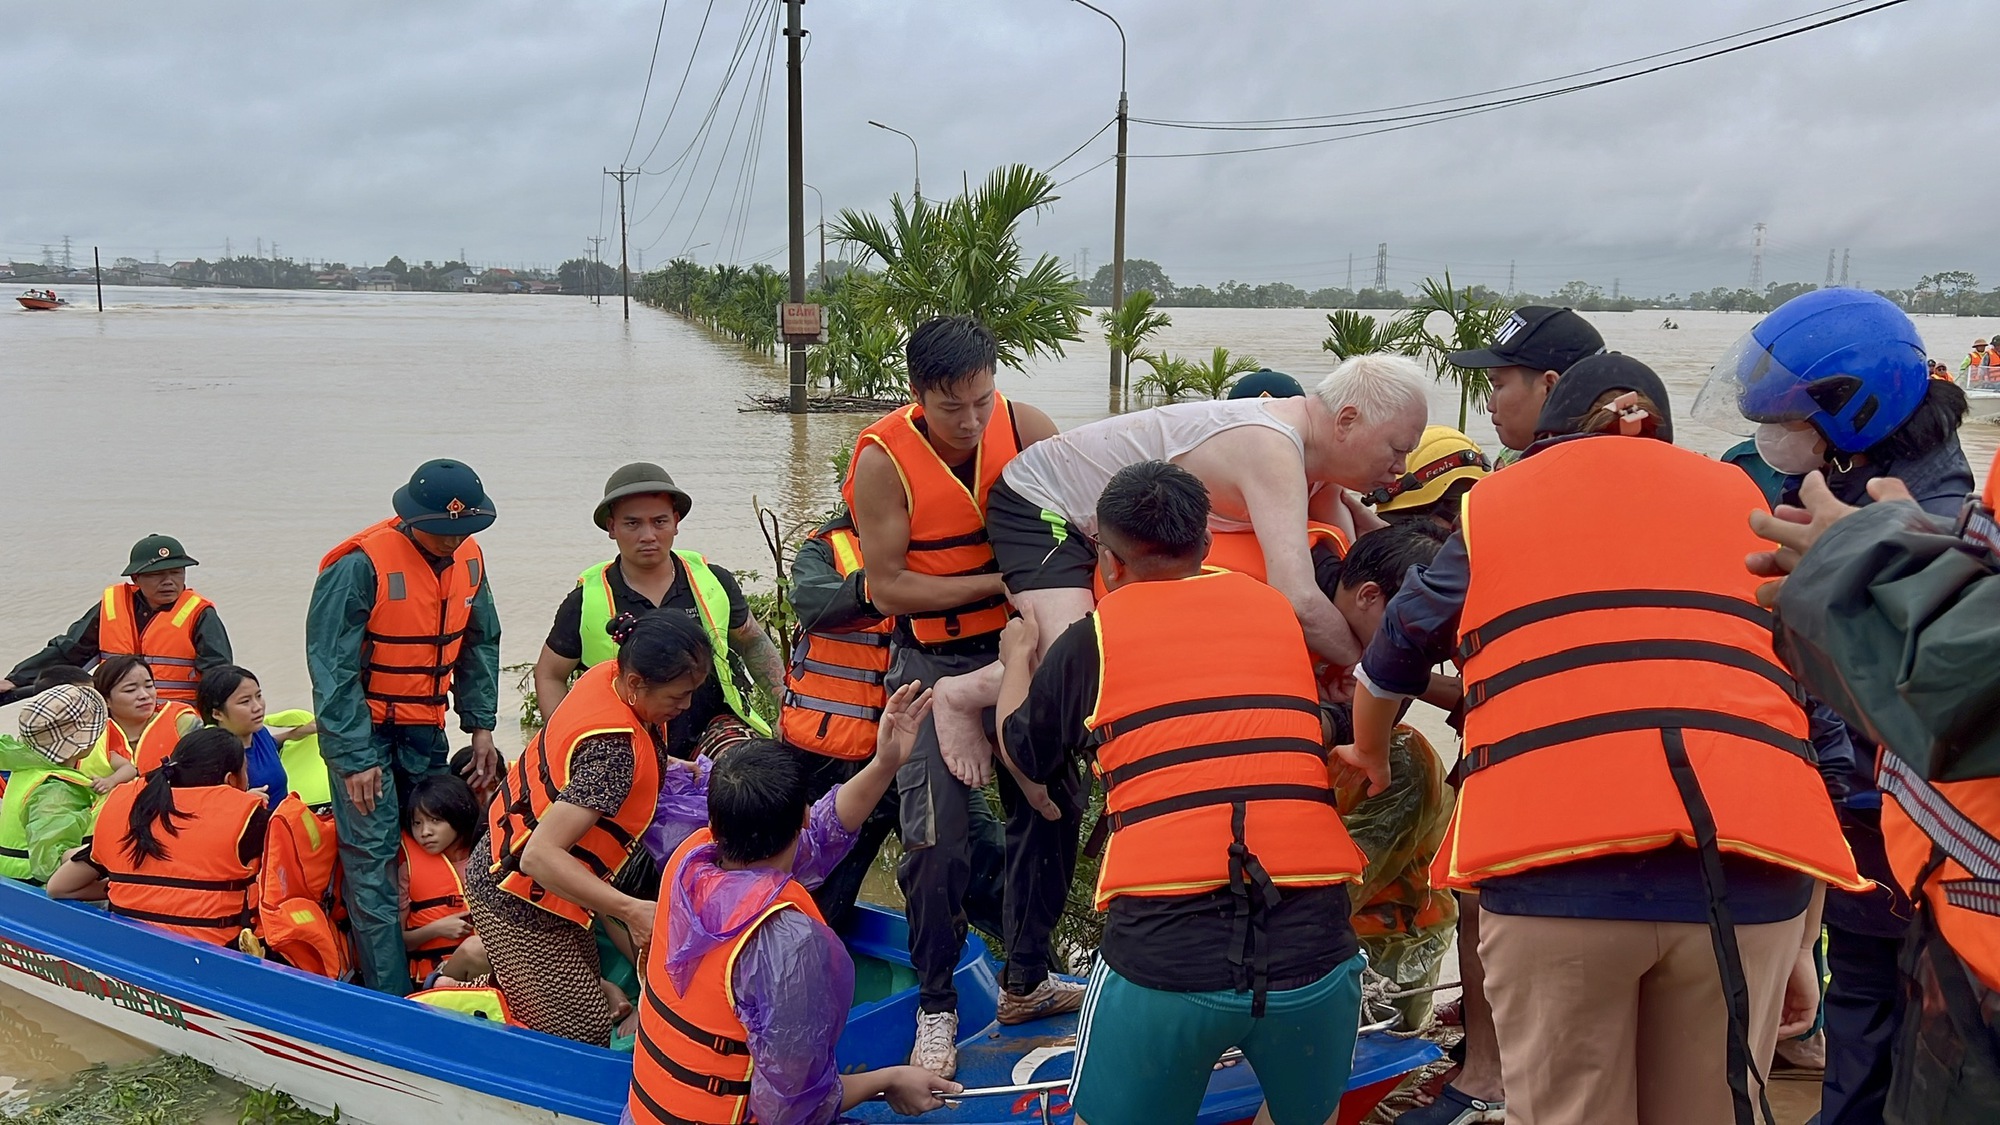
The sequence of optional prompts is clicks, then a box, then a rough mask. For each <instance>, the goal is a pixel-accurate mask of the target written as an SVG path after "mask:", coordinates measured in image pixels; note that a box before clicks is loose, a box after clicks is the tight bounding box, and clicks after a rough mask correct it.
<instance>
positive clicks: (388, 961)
mask: <svg viewBox="0 0 2000 1125" xmlns="http://www.w3.org/2000/svg"><path fill="white" fill-rule="evenodd" d="M454 464H455V463H451V462H431V463H429V464H427V465H425V466H424V467H423V468H420V469H419V470H418V471H417V472H418V476H417V477H413V478H412V487H413V488H414V487H417V486H418V484H419V478H420V477H422V476H423V475H424V474H425V473H426V472H427V471H433V467H434V466H439V465H454ZM456 467H457V468H458V469H460V470H463V473H464V475H465V476H468V477H470V478H471V481H470V485H469V487H470V489H472V490H473V492H474V493H475V496H472V497H467V498H466V505H465V508H466V510H469V511H472V512H480V513H486V519H485V520H484V521H482V522H479V523H477V525H476V526H466V525H469V524H472V523H473V522H474V521H473V520H472V519H470V518H468V519H465V520H463V521H461V522H460V524H459V526H455V527H452V528H451V529H450V530H451V532H452V533H454V534H458V533H470V532H476V531H479V530H483V529H484V528H485V527H486V526H487V525H488V524H490V523H491V517H490V509H491V503H490V502H489V501H487V500H486V497H485V492H484V489H483V488H482V487H481V486H480V485H479V483H478V478H477V477H476V476H472V474H471V470H470V469H465V468H464V466H462V465H460V466H456ZM410 491H411V490H410V489H405V490H403V491H399V492H398V493H397V497H396V499H397V505H396V507H397V513H398V514H399V515H401V516H403V518H404V519H405V520H410V521H412V522H414V523H416V524H417V525H419V526H421V527H423V529H424V530H434V529H435V530H438V531H439V533H441V534H442V533H443V529H442V528H441V527H433V526H424V525H425V523H426V520H425V519H424V517H423V515H422V511H421V505H414V506H413V505H412V504H409V503H406V499H407V494H408V493H409V492H410ZM420 498H421V494H420ZM475 500H476V502H475ZM442 509H443V503H442V502H438V503H437V504H435V505H434V506H433V508H432V510H433V511H441V510H442ZM413 513H415V514H414V515H413ZM433 565H434V566H436V567H444V566H449V565H451V563H450V560H448V559H444V560H434V562H433ZM478 582H479V585H478V588H477V590H476V591H475V592H474V594H473V599H472V605H471V613H470V618H469V620H468V621H467V622H466V627H465V635H464V640H463V643H462V645H461V647H460V649H459V653H458V659H457V661H456V662H455V663H454V664H453V670H452V687H451V694H452V698H453V704H454V706H455V709H456V710H457V712H458V717H459V722H460V726H461V727H462V728H463V729H464V730H467V731H482V730H484V731H490V730H492V729H493V728H494V726H495V724H496V722H497V720H498V717H499V691H500V615H499V613H498V612H497V611H496V610H495V609H494V605H493V590H492V587H491V585H490V584H489V583H488V582H487V579H486V575H485V573H484V568H483V567H482V568H481V573H480V574H479V576H478ZM375 595H376V573H375V566H374V564H373V563H372V562H371V561H370V560H369V558H368V556H367V555H366V554H364V553H363V552H361V551H359V550H356V551H352V552H350V553H348V554H347V555H345V556H342V557H341V558H339V559H337V560H335V561H333V562H332V563H330V564H329V565H327V566H326V567H325V568H324V569H323V570H321V571H320V574H319V580H318V581H317V582H316V583H314V585H313V594H312V603H311V605H310V607H309V608H308V609H307V611H306V670H307V671H308V672H309V673H310V674H311V676H312V683H313V709H314V712H315V714H316V715H317V718H318V721H319V749H320V755H321V756H322V757H323V758H324V759H325V760H326V765H327V768H328V770H329V771H330V772H331V774H332V775H333V777H334V778H336V779H344V778H346V777H348V776H350V775H352V774H356V773H360V772H362V771H365V770H368V769H372V768H378V767H379V768H380V769H381V770H382V771H383V778H382V795H381V798H380V799H379V800H378V801H377V802H376V805H375V808H374V809H373V810H372V811H371V812H370V813H368V814H367V815H365V816H364V815H362V814H361V813H360V811H359V810H358V809H356V808H355V806H354V804H353V802H352V801H350V800H349V799H348V796H347V788H346V786H345V785H344V784H339V783H336V784H334V785H333V787H332V789H333V793H332V796H333V814H334V822H335V825H336V826H337V828H338V830H339V833H340V852H341V864H342V868H343V875H344V878H345V882H346V887H347V909H348V917H349V921H350V924H351V925H352V927H353V932H354V943H355V953H356V958H355V960H356V963H357V965H358V966H359V968H360V972H361V980H362V983H363V984H366V985H367V986H368V987H370V988H373V989H376V990H377V991H381V992H389V993H393V994H395V995H399V996H400V995H403V994H405V993H407V992H408V991H409V990H410V974H409V957H408V954H407V952H406V951H405V949H404V947H403V921H402V908H401V903H400V900H399V898H398V893H397V884H396V879H395V873H394V870H393V864H394V862H395V859H396V854H397V848H398V847H399V846H400V845H401V843H402V824H401V809H402V804H403V800H404V799H405V798H406V797H407V796H408V794H409V791H410V787H411V786H412V785H414V784H415V783H416V781H417V779H418V778H420V777H423V776H424V775H425V774H429V773H439V772H442V771H443V770H445V769H446V768H447V762H448V759H449V757H450V743H449V741H448V739H447V738H446V735H445V730H444V727H443V726H442V725H441V724H440V725H414V724H407V723H388V722H384V723H377V722H375V721H374V718H373V717H372V716H371V715H370V714H369V710H368V700H367V698H366V696H365V695H364V694H363V684H364V682H365V675H366V665H367V658H366V654H365V648H366V641H365V636H366V631H367V627H368V620H369V617H370V615H371V614H372V613H373V611H374V608H375Z"/></svg>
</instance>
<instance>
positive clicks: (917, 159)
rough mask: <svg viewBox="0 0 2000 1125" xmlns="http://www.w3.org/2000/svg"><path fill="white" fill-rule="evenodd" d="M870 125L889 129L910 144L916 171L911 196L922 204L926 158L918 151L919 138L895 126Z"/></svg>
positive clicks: (872, 122) (911, 156)
mask: <svg viewBox="0 0 2000 1125" xmlns="http://www.w3.org/2000/svg"><path fill="white" fill-rule="evenodd" d="M869 124H870V125H873V126H875V127H876V128H877V129H887V130H888V131H890V132H891V133H894V134H896V135H897V136H899V137H901V138H903V139H904V140H906V141H908V142H910V160H911V163H912V164H913V165H914V167H915V169H916V178H915V179H914V180H913V181H912V183H913V185H914V186H913V189H912V190H911V192H910V194H911V195H913V196H915V197H916V199H917V202H918V203H922V202H923V201H924V158H923V155H922V154H921V153H919V152H918V151H917V138H915V137H912V136H911V135H909V134H908V133H905V132H903V131H902V130H901V129H898V128H896V127H895V126H894V125H884V124H882V123H881V122H880V121H870V122H869Z"/></svg>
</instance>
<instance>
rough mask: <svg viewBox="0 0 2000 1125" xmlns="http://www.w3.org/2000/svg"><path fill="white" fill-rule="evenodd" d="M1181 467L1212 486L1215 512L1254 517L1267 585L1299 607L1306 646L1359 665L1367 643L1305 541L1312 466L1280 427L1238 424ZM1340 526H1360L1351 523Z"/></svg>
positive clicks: (1332, 659)
mask: <svg viewBox="0 0 2000 1125" xmlns="http://www.w3.org/2000/svg"><path fill="white" fill-rule="evenodd" d="M1179 464H1180V466H1181V467H1182V468H1184V469H1186V470H1188V471H1189V472H1191V473H1193V474H1195V475H1196V476H1198V477H1200V478H1201V479H1202V482H1203V483H1204V484H1206V485H1208V491H1209V500H1210V503H1211V504H1212V505H1213V507H1214V510H1215V511H1217V512H1218V513H1221V514H1222V515H1225V516H1233V517H1235V518H1239V519H1240V518H1246V517H1247V518H1248V519H1249V521H1250V526H1251V527H1252V528H1253V529H1254V530H1255V531H1256V533H1257V542H1258V544H1259V545H1261V546H1262V547H1263V548H1264V572H1265V576H1266V581H1267V582H1269V583H1270V585H1271V588H1272V589H1274V590H1277V591H1278V592H1279V593H1281V594H1283V595H1285V598H1286V600H1287V601H1289V602H1291V603H1292V611H1293V612H1294V613H1296V614H1298V617H1299V625H1300V626H1301V627H1302V628H1303V629H1304V630H1305V634H1306V644H1307V646H1308V647H1310V648H1311V649H1312V650H1313V652H1314V653H1315V654H1317V655H1318V656H1319V657H1320V659H1322V660H1325V661H1327V662H1328V663H1330V664H1336V665H1340V666H1341V667H1350V666H1352V665H1353V664H1354V663H1355V662H1356V661H1358V660H1360V659H1361V642H1360V641H1359V640H1357V639H1355V636H1354V630H1352V629H1350V628H1349V627H1348V625H1347V619H1346V618H1344V617H1342V616H1341V615H1340V611H1339V610H1337V609H1335V608H1334V607H1333V603H1332V602H1330V601H1328V600H1327V597H1326V595H1325V594H1323V593H1321V592H1320V589H1319V585H1318V583H1317V582H1316V581H1315V580H1314V578H1313V565H1312V554H1311V549H1310V548H1309V547H1308V546H1307V543H1306V515H1307V503H1306V500H1307V494H1306V476H1305V466H1304V464H1303V463H1302V462H1301V461H1300V459H1299V450H1298V447H1297V446H1296V445H1293V444H1292V443H1291V441H1290V440H1288V439H1287V438H1285V437H1284V436H1283V435H1282V434H1279V433H1278V432H1277V431H1275V430H1271V429H1268V428H1266V427H1263V426H1238V427H1236V428H1234V429H1229V430H1224V431H1222V432H1221V433H1218V434H1216V435H1215V436H1214V437H1211V438H1209V439H1208V440H1207V441H1204V442H1202V443H1201V444H1200V445H1197V446H1195V447H1194V448H1193V449H1191V450H1189V451H1188V452H1186V453H1184V454H1182V455H1181V457H1180V458H1179ZM1339 525H1340V526H1344V527H1352V526H1353V525H1352V522H1351V521H1339Z"/></svg>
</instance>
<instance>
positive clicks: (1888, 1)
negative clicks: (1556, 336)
mask: <svg viewBox="0 0 2000 1125" xmlns="http://www.w3.org/2000/svg"><path fill="white" fill-rule="evenodd" d="M1907 3H1909V0H1881V2H1879V3H1876V4H1874V5H1873V6H1871V7H1867V8H1863V9H1861V10H1860V11H1858V12H1848V13H1846V14H1845V15H1840V16H1835V17H1833V18H1832V19H1827V20H1822V21H1820V22H1818V23H1814V24H1808V25H1807V26H1805V27H1798V28H1793V29H1792V30H1790V31H1785V32H1780V33H1778V34H1776V35H1769V36H1765V37H1764V38H1762V39H1753V40H1751V41H1750V42H1748V43H1739V44H1736V45H1735V46H1731V47H1725V48H1722V49H1720V50H1715V51H1709V52H1706V53H1704V54H1700V55H1695V56H1693V57H1691V58H1686V59H1679V60H1676V61H1674V62H1670V63H1662V64H1661V65H1659V66H1653V67H1648V68H1646V69H1644V70H1638V71H1634V72H1632V73H1630V74H1620V75H1616V76H1614V77H1611V78H1600V79H1597V80H1595V81H1592V82H1582V83H1578V84H1576V85H1573V86H1564V87H1560V88H1557V89H1554V90H1545V91H1542V92H1540V93H1535V94H1526V95H1522V96H1519V97H1514V98H1505V99H1501V100H1499V101H1495V102H1488V103H1475V104H1474V105H1470V106H1459V107H1456V108H1453V109H1450V110H1441V111H1435V112H1433V113H1429V114H1411V115H1408V116H1409V117H1411V118H1417V120H1407V119H1398V118H1382V119H1380V120H1385V121H1396V120H1401V123H1400V124H1393V125H1386V126H1385V127H1383V128H1380V129H1367V130H1363V131H1361V132H1356V133H1341V134H1337V135H1335V136H1331V137H1315V138H1313V139H1312V140H1306V141H1293V142H1290V143H1287V144H1275V145H1254V146H1250V147H1247V148H1229V149H1214V150H1210V151H1205V152H1148V153H1136V152H1135V153H1131V154H1130V155H1131V157H1132V159H1134V160H1178V159H1186V158H1189V157H1200V156H1233V155H1236V154H1238V153H1246V152H1276V151H1278V150H1281V149H1291V148H1305V147H1307V146H1309V145H1321V144H1330V143H1332V142H1334V141H1346V140H1354V139H1356V138H1359V137H1374V136H1380V135H1381V134H1383V133H1396V132H1401V131H1402V130H1404V129H1415V128H1418V127H1420V126H1424V125H1435V124H1437V123H1439V122H1441V121H1456V120H1459V119H1460V118H1465V117H1477V116H1479V115H1481V114H1486V113H1493V112H1496V111H1498V110H1502V109H1509V108H1512V107H1514V106H1517V105H1525V104H1527V103H1530V102H1538V101H1546V100H1548V99H1550V98H1557V97H1561V96H1563V95H1565V94H1574V93H1578V92H1580V91H1583V90H1592V89H1596V88H1597V87H1600V86H1609V85H1612V84H1614V83H1618V82H1624V81H1626V80H1628V79H1632V78H1643V77H1645V76H1647V75H1650V74H1658V73H1659V72H1661V71H1663V70H1672V69H1674V68H1676V67H1682V66H1687V65H1689V64H1691V63H1697V62H1703V61H1706V60H1708V59H1712V58H1719V57H1721V56H1723V55H1728V54H1734V53H1735V52H1737V51H1745V50H1749V49H1750V48H1752V47H1760V46H1763V45H1765V44H1767V43H1775V42H1777V41H1778V40H1780V39H1789V38H1791V37H1792V36H1794V35H1803V34H1805V33H1807V32H1810V31H1817V30H1819V29H1821V28H1824V27H1831V26H1832V25H1834V24H1837V23H1845V22H1846V21H1848V20H1852V19H1859V18H1860V17H1862V16H1865V15H1870V14H1872V13H1875V12H1879V11H1882V10H1883V9H1885V8H1893V7H1896V6H1898V5H1900V4H1907ZM1133 120H1134V121H1137V122H1139V123H1140V124H1146V125H1152V124H1156V122H1154V121H1152V120H1150V119H1141V118H1133ZM1367 123H1368V122H1363V121H1352V122H1346V123H1344V124H1343V125H1340V126H1312V128H1346V127H1351V126H1353V125H1359V124H1367ZM1204 128H1207V126H1204ZM1288 128H1289V127H1288ZM1264 131H1268V130H1264Z"/></svg>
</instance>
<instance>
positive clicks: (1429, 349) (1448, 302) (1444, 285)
mask: <svg viewBox="0 0 2000 1125" xmlns="http://www.w3.org/2000/svg"><path fill="white" fill-rule="evenodd" d="M1507 312H1508V310H1507V307H1506V306H1505V305H1502V304H1500V303H1499V302H1497V301H1482V300H1479V299H1478V298H1477V297H1474V296H1473V294H1472V289H1471V287H1469V286H1468V287H1467V288H1465V289H1454V288H1453V287H1452V284H1451V272H1450V271H1449V270H1447V271H1445V275H1444V281H1443V282H1439V281H1437V280H1436V279H1434V278H1425V279H1424V285H1423V294H1422V296H1420V297H1419V298H1418V299H1417V303H1416V304H1415V305H1414V306H1412V307H1411V309H1410V313H1409V315H1410V317H1411V318H1412V319H1413V320H1414V321H1415V323H1416V325H1417V339H1418V342H1419V344H1420V346H1421V347H1422V350H1423V354H1424V356H1425V358H1427V359H1429V360H1430V363H1431V368H1432V369H1433V370H1434V371H1436V372H1437V375H1438V378H1439V379H1441V380H1447V381H1449V382H1451V383H1453V384H1456V385H1457V387H1458V428H1459V429H1460V430H1464V429H1465V423H1466V416H1467V414H1468V413H1469V411H1470V409H1471V408H1472V407H1474V406H1485V405H1486V400H1487V398H1488V397H1490V396H1491V395H1492V394H1493V381H1492V380H1491V379H1490V378H1488V377H1487V373H1486V371H1485V370H1484V369H1483V368H1477V367H1457V366H1454V365H1453V364H1452V363H1451V362H1450V361H1449V360H1448V359H1446V358H1445V357H1447V356H1449V355H1451V354H1452V353H1453V352H1462V351H1470V350H1472V349H1474V348H1483V347H1485V346H1487V345H1488V344H1490V343H1492V342H1493V334H1494V333H1495V332H1498V331H1499V330H1500V326H1501V325H1502V324H1504V323H1505V322H1506V320H1507ZM1440 313H1441V314H1443V315H1444V316H1445V318H1446V320H1447V325H1446V329H1445V331H1444V332H1442V333H1438V332H1432V331H1431V330H1430V327H1429V324H1430V319H1431V317H1432V316H1433V315H1434V314H1440Z"/></svg>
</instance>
